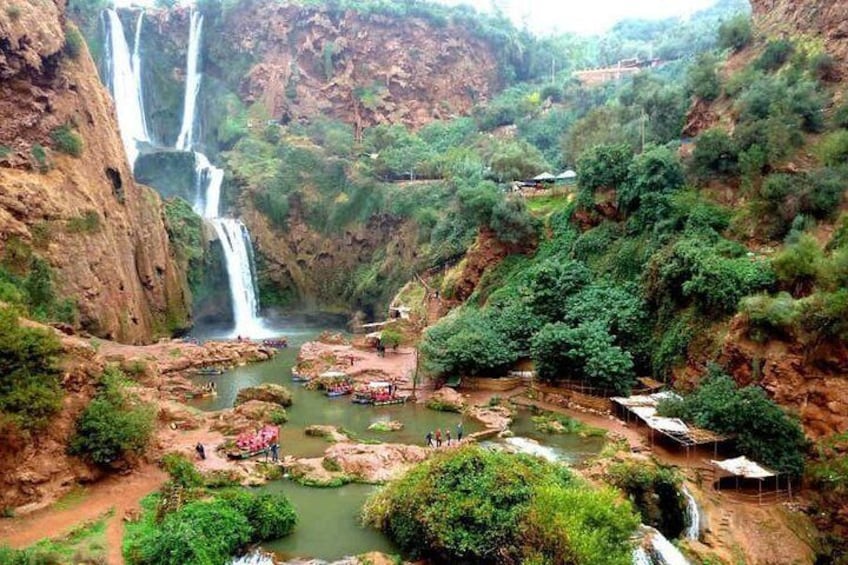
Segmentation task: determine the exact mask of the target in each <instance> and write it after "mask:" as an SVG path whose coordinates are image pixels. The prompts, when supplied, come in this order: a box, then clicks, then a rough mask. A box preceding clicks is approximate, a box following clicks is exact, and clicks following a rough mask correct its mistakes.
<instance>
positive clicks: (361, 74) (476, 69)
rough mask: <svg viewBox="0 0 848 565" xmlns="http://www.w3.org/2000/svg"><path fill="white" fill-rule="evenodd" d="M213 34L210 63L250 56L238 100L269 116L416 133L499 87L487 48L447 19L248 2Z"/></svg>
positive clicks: (493, 55)
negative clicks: (320, 118)
mask: <svg viewBox="0 0 848 565" xmlns="http://www.w3.org/2000/svg"><path fill="white" fill-rule="evenodd" d="M222 29H223V33H224V34H225V37H224V38H223V40H222V41H220V42H219V44H218V45H217V46H214V47H213V49H212V56H213V57H214V58H216V59H219V60H220V61H226V60H232V58H233V57H234V56H235V57H239V56H245V55H247V56H250V57H252V58H253V64H252V66H251V68H250V69H249V70H248V72H247V73H246V75H245V77H244V78H243V80H242V84H241V96H242V99H243V100H244V101H245V102H247V103H253V102H261V103H263V104H264V105H265V107H266V108H267V109H268V111H269V113H270V115H271V116H272V117H273V118H294V119H296V118H298V117H301V116H315V115H318V114H324V115H327V116H332V117H335V118H338V119H341V120H343V121H346V122H348V123H352V124H354V125H355V127H356V128H357V129H359V128H361V127H363V126H367V125H374V124H380V123H391V124H397V123H403V124H407V125H412V126H419V125H422V124H424V123H426V122H428V121H431V120H433V119H442V118H448V117H450V116H451V115H452V114H464V113H467V112H468V111H469V110H470V109H471V106H472V105H473V104H474V103H475V101H480V100H485V99H487V98H488V97H489V96H490V95H491V94H493V93H494V92H496V91H497V89H498V87H499V86H500V85H501V78H500V76H499V75H500V73H499V66H498V61H497V49H496V48H495V47H494V46H493V45H492V44H491V43H489V42H488V41H487V40H485V39H482V38H481V37H480V36H479V35H477V34H475V33H470V32H469V30H468V28H467V27H464V26H462V25H461V24H458V23H455V22H453V21H448V22H447V23H446V25H443V26H438V25H434V24H433V23H432V22H430V21H428V20H427V19H425V18H422V17H418V16H414V15H407V16H404V17H403V18H397V17H388V16H386V15H382V14H377V13H372V14H367V13H364V12H363V13H359V12H356V11H353V10H348V11H340V10H338V9H333V8H328V7H326V6H316V5H310V6H306V5H300V6H299V5H296V4H294V3H291V4H289V3H285V4H269V3H267V2H260V1H254V2H247V3H242V4H241V5H240V6H239V9H238V10H231V11H229V12H228V14H227V16H226V18H225V20H224V22H223V24H222ZM410 46H414V48H410ZM224 49H226V51H227V52H226V53H224V52H223V51H222V50H224Z"/></svg>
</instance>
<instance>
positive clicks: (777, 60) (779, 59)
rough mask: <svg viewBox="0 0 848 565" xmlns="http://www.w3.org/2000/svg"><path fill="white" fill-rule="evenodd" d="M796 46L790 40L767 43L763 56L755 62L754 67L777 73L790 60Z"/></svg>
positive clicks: (775, 40)
mask: <svg viewBox="0 0 848 565" xmlns="http://www.w3.org/2000/svg"><path fill="white" fill-rule="evenodd" d="M794 51H795V46H794V45H793V44H792V42H791V41H789V40H788V39H772V40H770V41H769V42H768V43H766V48H765V50H764V51H763V53H762V55H760V57H759V58H758V59H757V60H756V61H755V62H754V67H755V68H757V69H760V70H763V71H767V72H768V71H776V70H777V69H779V68H780V67H782V66H783V64H784V63H785V62H786V61H787V60H789V56H790V55H792V53H793V52H794Z"/></svg>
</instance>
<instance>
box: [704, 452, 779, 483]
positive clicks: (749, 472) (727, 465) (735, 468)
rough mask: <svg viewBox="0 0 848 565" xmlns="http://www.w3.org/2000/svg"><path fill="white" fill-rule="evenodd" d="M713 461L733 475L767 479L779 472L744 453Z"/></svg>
mask: <svg viewBox="0 0 848 565" xmlns="http://www.w3.org/2000/svg"><path fill="white" fill-rule="evenodd" d="M712 463H713V465H715V466H716V467H718V468H720V469H722V470H724V471H726V472H728V473H730V474H731V475H735V476H737V477H744V478H746V479H767V478H769V477H773V476H775V475H776V474H777V473H775V472H774V471H772V470H770V469H767V468H765V467H763V466H762V465H760V464H759V463H757V462H756V461H751V460H750V459H748V458H747V457H745V456H744V455H743V456H741V457H735V458H733V459H724V460H723V461H715V460H713V461H712Z"/></svg>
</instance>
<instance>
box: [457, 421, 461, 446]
mask: <svg viewBox="0 0 848 565" xmlns="http://www.w3.org/2000/svg"><path fill="white" fill-rule="evenodd" d="M456 441H457V442H459V443H462V422H460V423H458V424H457V425H456Z"/></svg>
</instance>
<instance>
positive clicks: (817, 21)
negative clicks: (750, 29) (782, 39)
mask: <svg viewBox="0 0 848 565" xmlns="http://www.w3.org/2000/svg"><path fill="white" fill-rule="evenodd" d="M751 8H752V9H753V13H754V22H755V24H756V27H757V29H758V30H759V31H761V32H763V33H765V34H767V35H771V36H780V35H781V34H787V33H788V34H797V33H804V34H808V35H810V36H812V37H816V38H821V39H823V40H824V42H825V46H826V49H827V52H828V53H830V54H831V55H833V56H834V57H836V58H837V59H839V60H840V61H842V62H846V61H848V18H846V14H848V1H846V0H804V1H803V2H799V1H797V0H751Z"/></svg>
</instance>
